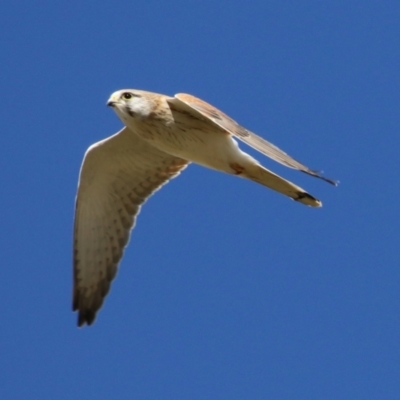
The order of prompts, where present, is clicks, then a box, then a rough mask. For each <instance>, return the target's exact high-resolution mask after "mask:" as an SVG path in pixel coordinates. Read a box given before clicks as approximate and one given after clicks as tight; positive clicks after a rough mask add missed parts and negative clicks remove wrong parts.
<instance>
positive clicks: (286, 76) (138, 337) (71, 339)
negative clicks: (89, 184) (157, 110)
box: [0, 0, 400, 400]
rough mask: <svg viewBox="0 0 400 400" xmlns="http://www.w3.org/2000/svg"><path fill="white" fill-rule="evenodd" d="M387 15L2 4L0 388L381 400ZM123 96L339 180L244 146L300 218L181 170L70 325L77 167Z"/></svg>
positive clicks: (385, 378)
mask: <svg viewBox="0 0 400 400" xmlns="http://www.w3.org/2000/svg"><path fill="white" fill-rule="evenodd" d="M399 20H400V2H398V1H348V0H337V1H331V2H328V1H325V2H324V1H310V0H304V1H278V0H275V1H266V0H262V1H261V0H259V1H250V2H249V1H247V2H239V1H235V0H233V1H228V0H225V1H217V0H214V1H209V0H208V1H207V0H204V1H183V0H182V1H165V2H162V1H151V0H147V1H135V2H134V1H127V0H126V1H119V2H115V1H101V0H100V1H97V2H94V1H69V2H49V1H47V2H46V1H18V0H16V1H7V2H3V4H2V5H1V6H0V42H1V47H0V56H1V73H0V87H1V92H2V102H1V107H0V118H1V126H2V129H1V135H0V145H1V153H2V156H1V158H0V168H1V176H2V184H1V197H0V205H1V210H2V212H1V213H0V215H1V227H2V229H1V231H0V244H1V268H0V287H1V290H0V303H1V306H0V307H1V309H0V316H1V321H2V323H1V329H0V354H1V355H0V398H1V399H7V400H8V399H12V400H14V399H30V400H31V399H60V400H62V399H80V398H86V399H92V398H93V399H94V398H96V399H296V400H297V399H307V400H310V399H399V398H400V375H399V371H400V348H399V346H400V345H399V338H400V290H399V289H400V287H399V286H400V262H399V258H400V257H399V251H400V241H399V223H400V218H399V214H400V213H399V201H400V190H399V187H400V185H399V167H400V165H399V150H400V146H399V144H400V139H399V128H400V112H399V111H400V109H399V100H400V95H399V93H400V90H399V89H400V87H399V82H400V80H399V66H400V47H399V41H400V25H399ZM126 87H130V88H137V89H144V90H150V91H155V92H159V93H165V94H170V95H173V94H174V93H178V92H188V93H192V94H194V95H196V96H198V97H201V98H203V99H205V100H206V101H208V102H210V103H211V104H214V105H215V106H217V107H218V108H220V109H222V110H223V111H225V112H226V113H228V114H229V115H231V116H233V117H234V118H235V119H236V120H237V121H239V122H240V123H241V124H243V125H244V126H246V127H247V128H249V129H251V130H253V131H254V132H257V133H258V134H260V135H262V136H264V137H265V138H267V139H268V140H270V141H272V142H273V143H275V144H277V145H278V146H280V147H281V148H282V149H284V150H285V151H287V152H288V153H289V154H291V155H293V156H294V157H295V158H297V159H299V160H300V161H302V162H304V163H305V164H307V165H308V166H310V167H311V168H315V169H323V170H324V171H325V174H326V175H327V176H329V177H332V178H337V179H339V180H340V181H341V184H340V185H339V187H338V188H334V187H333V186H331V185H329V184H326V183H324V182H322V181H320V180H318V179H313V178H311V177H308V176H306V175H305V174H302V173H299V172H297V171H293V170H289V169H286V168H284V167H282V166H280V165H278V164H276V163H274V162H272V161H269V160H267V159H265V158H264V157H262V156H261V155H259V156H257V157H258V158H259V159H260V160H261V161H262V162H263V163H264V165H266V166H267V167H268V168H271V169H273V170H274V171H276V172H278V173H279V174H281V175H283V176H285V177H286V178H288V179H290V180H292V181H294V182H295V183H297V184H299V185H300V186H302V187H304V188H305V189H307V190H309V191H310V193H312V194H313V195H315V196H316V197H318V198H320V199H321V200H322V201H323V203H324V207H323V208H322V209H311V208H308V207H304V206H302V205H301V204H297V203H295V202H292V201H290V200H289V199H286V198H284V197H283V196H279V195H277V194H275V193H273V192H272V191H269V190H267V189H265V188H263V187H261V186H258V185H256V184H253V183H251V182H247V181H244V180H241V179H237V178H234V177H230V176H227V175H223V174H221V173H217V172H214V171H211V170H207V169H204V168H201V167H197V166H191V167H189V168H188V169H187V170H186V171H185V172H184V173H183V174H182V175H181V176H180V178H178V179H176V180H174V181H173V182H171V183H170V184H169V185H167V186H166V187H165V188H164V189H163V190H161V191H160V192H158V193H157V195H156V196H154V197H152V198H151V199H150V200H149V202H148V203H147V204H146V206H145V207H144V208H143V210H142V213H141V215H140V217H139V220H138V224H137V227H136V229H135V231H134V233H133V235H132V238H131V242H130V245H129V247H128V249H127V251H126V254H125V257H124V259H123V261H122V263H121V267H120V271H119V274H118V276H117V279H116V280H115V281H114V284H113V286H112V290H111V292H110V294H109V296H108V297H107V300H106V302H105V305H104V307H103V308H102V310H101V311H100V313H99V315H98V318H97V320H96V322H95V324H94V325H93V326H91V327H89V328H88V327H85V328H84V329H78V328H77V327H76V316H75V315H74V314H73V313H72V311H71V306H70V303H71V298H70V297H71V290H72V270H71V253H72V250H71V242H72V224H73V212H74V198H75V192H76V185H77V178H78V172H79V168H80V164H81V161H82V157H83V154H84V152H85V150H86V149H87V147H88V146H89V145H90V144H92V143H94V142H95V141H98V140H100V139H102V138H104V137H107V136H109V135H111V134H113V133H114V132H116V131H117V130H118V129H120V127H121V123H120V121H119V120H118V118H117V117H116V115H115V114H114V113H113V112H112V110H110V109H108V108H107V107H106V106H105V102H106V100H107V99H108V97H109V95H110V94H111V92H113V91H115V90H117V89H121V88H126ZM242 147H245V146H244V145H243V146H242ZM249 152H250V153H251V154H253V155H254V154H255V153H254V152H253V151H251V150H249Z"/></svg>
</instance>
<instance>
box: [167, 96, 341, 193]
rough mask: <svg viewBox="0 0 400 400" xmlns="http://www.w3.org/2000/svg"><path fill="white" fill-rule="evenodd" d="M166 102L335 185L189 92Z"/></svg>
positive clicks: (274, 157)
mask: <svg viewBox="0 0 400 400" xmlns="http://www.w3.org/2000/svg"><path fill="white" fill-rule="evenodd" d="M168 102H169V103H170V104H172V105H173V107H175V108H180V109H182V110H184V111H186V112H190V113H192V114H195V115H196V116H197V117H198V116H199V115H201V116H202V117H203V118H206V119H207V120H209V121H211V122H212V123H213V124H215V125H217V126H218V127H220V128H222V129H223V130H225V131H227V132H228V133H230V134H232V135H233V136H235V137H237V138H238V139H240V140H242V141H243V142H244V143H246V144H248V145H249V146H251V147H253V148H254V149H256V150H258V151H259V152H261V153H262V154H264V155H266V156H267V157H270V158H272V159H273V160H275V161H277V162H279V163H281V164H283V165H286V166H287V167H290V168H294V169H298V170H300V171H302V172H305V173H306V174H309V175H312V176H315V177H317V178H321V179H323V180H324V181H327V182H329V183H331V184H333V185H335V186H336V185H337V182H336V181H334V180H332V179H329V178H325V177H324V176H322V175H321V173H320V172H318V171H315V170H312V169H310V168H308V167H306V166H305V165H303V164H301V163H300V162H298V161H296V160H295V159H294V158H292V157H290V156H289V155H288V154H286V153H285V152H283V151H282V150H281V149H279V148H278V147H276V146H275V145H273V144H272V143H270V142H268V141H267V140H265V139H263V138H262V137H260V136H258V135H256V134H255V133H253V132H250V131H249V130H247V129H245V128H243V127H242V126H241V125H239V124H238V123H237V122H236V121H234V120H233V119H232V118H230V117H228V116H227V115H226V114H224V113H223V112H222V111H220V110H218V109H217V108H215V107H214V106H212V105H211V104H208V103H206V102H205V101H203V100H200V99H198V98H197V97H194V96H192V95H190V94H185V93H178V94H176V95H175V97H174V98H171V99H168Z"/></svg>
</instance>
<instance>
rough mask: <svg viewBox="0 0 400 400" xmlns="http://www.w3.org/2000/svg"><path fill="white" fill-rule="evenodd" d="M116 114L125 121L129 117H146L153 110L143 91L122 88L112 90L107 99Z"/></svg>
mask: <svg viewBox="0 0 400 400" xmlns="http://www.w3.org/2000/svg"><path fill="white" fill-rule="evenodd" d="M107 105H108V106H109V107H112V108H113V109H114V111H115V112H116V113H117V115H118V116H119V117H120V118H121V119H122V120H123V121H124V122H125V123H126V120H127V119H130V118H140V119H142V118H146V117H148V116H149V115H150V113H151V112H152V110H153V104H152V102H151V99H150V98H149V96H146V93H145V92H142V91H140V90H133V89H122V90H118V91H116V92H114V93H113V94H112V95H111V96H110V98H109V99H108V101H107Z"/></svg>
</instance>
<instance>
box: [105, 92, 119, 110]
mask: <svg viewBox="0 0 400 400" xmlns="http://www.w3.org/2000/svg"><path fill="white" fill-rule="evenodd" d="M106 104H107V106H108V107H115V105H116V104H117V98H116V96H115V94H112V95H111V97H110V98H109V99H108V100H107V103H106Z"/></svg>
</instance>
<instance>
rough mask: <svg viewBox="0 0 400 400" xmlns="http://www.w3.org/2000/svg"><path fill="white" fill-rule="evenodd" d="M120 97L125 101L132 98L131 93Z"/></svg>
mask: <svg viewBox="0 0 400 400" xmlns="http://www.w3.org/2000/svg"><path fill="white" fill-rule="evenodd" d="M122 97H123V98H124V99H125V100H129V99H131V98H132V93H129V92H125V93H124V94H123V95H122Z"/></svg>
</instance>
